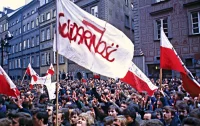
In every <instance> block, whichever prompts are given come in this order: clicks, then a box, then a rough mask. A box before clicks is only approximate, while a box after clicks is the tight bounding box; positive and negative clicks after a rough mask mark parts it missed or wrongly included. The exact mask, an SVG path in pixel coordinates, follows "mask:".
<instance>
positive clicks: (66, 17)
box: [53, 0, 134, 78]
mask: <svg viewBox="0 0 200 126" xmlns="http://www.w3.org/2000/svg"><path fill="white" fill-rule="evenodd" d="M57 1H58V2H57V36H56V37H57V44H53V45H54V51H55V50H56V49H57V51H58V53H59V54H61V55H63V56H65V57H66V58H68V59H70V60H72V61H74V62H75V63H77V64H79V65H80V66H82V67H85V68H87V69H89V70H91V71H92V72H95V73H98V74H100V75H104V76H107V77H112V78H115V77H118V78H123V77H124V76H125V75H126V73H127V71H128V68H129V66H130V65H131V62H132V58H133V52H134V45H133V43H132V41H131V40H130V39H129V38H128V37H127V36H126V35H125V34H124V33H123V32H122V31H120V30H118V29H117V28H115V27H114V26H112V25H111V24H109V23H108V22H106V21H103V20H100V19H99V18H97V17H95V16H93V15H91V14H89V13H87V12H86V11H84V10H83V9H81V8H80V7H78V6H77V5H75V4H74V3H73V2H71V1H69V0H57ZM54 42H55V41H54ZM56 47H57V48H56Z"/></svg>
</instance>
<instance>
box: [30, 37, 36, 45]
mask: <svg viewBox="0 0 200 126" xmlns="http://www.w3.org/2000/svg"><path fill="white" fill-rule="evenodd" d="M31 44H32V47H34V46H35V41H34V37H32V39H31Z"/></svg>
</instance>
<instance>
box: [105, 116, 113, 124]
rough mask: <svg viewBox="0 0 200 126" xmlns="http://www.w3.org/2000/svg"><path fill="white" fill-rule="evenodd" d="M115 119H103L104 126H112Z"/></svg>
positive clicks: (108, 117) (109, 117) (111, 117)
mask: <svg viewBox="0 0 200 126" xmlns="http://www.w3.org/2000/svg"><path fill="white" fill-rule="evenodd" d="M114 119H115V118H114V117H113V116H107V117H105V118H104V119H103V123H104V126H110V125H111V124H112V123H113V121H114Z"/></svg>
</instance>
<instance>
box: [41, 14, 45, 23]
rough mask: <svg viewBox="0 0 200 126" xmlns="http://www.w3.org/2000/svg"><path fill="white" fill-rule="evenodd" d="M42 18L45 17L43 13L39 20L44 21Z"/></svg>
mask: <svg viewBox="0 0 200 126" xmlns="http://www.w3.org/2000/svg"><path fill="white" fill-rule="evenodd" d="M44 20H45V17H44V14H42V15H41V17H40V21H41V22H44Z"/></svg>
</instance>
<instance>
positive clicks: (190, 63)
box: [185, 58, 193, 67]
mask: <svg viewBox="0 0 200 126" xmlns="http://www.w3.org/2000/svg"><path fill="white" fill-rule="evenodd" d="M185 65H186V66H187V67H191V66H193V62H192V58H188V59H185Z"/></svg>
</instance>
